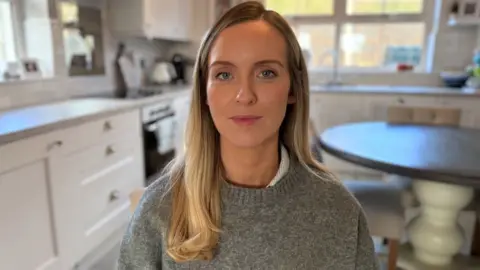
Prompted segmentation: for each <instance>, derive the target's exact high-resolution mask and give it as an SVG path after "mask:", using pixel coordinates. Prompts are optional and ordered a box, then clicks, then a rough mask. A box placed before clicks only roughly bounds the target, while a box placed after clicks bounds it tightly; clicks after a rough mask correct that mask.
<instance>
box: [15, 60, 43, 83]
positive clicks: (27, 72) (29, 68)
mask: <svg viewBox="0 0 480 270" xmlns="http://www.w3.org/2000/svg"><path fill="white" fill-rule="evenodd" d="M20 70H21V72H20V73H21V74H22V77H23V78H25V79H36V78H41V77H42V72H41V69H40V65H39V63H38V60H37V59H34V58H23V59H21V60H20Z"/></svg>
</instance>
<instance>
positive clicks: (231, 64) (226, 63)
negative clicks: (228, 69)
mask: <svg viewBox="0 0 480 270" xmlns="http://www.w3.org/2000/svg"><path fill="white" fill-rule="evenodd" d="M217 65H218V66H235V65H234V64H233V63H231V62H228V61H213V62H212V63H211V64H210V65H209V66H208V67H213V66H217Z"/></svg>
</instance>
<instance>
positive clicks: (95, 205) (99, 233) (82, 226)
mask: <svg viewBox="0 0 480 270" xmlns="http://www.w3.org/2000/svg"><path fill="white" fill-rule="evenodd" d="M138 153H140V152H138ZM128 160H131V161H130V162H128V163H124V164H122V165H121V166H119V167H118V168H116V169H115V170H113V171H108V173H107V174H105V175H103V176H102V177H99V178H97V180H96V181H92V182H90V183H88V184H86V185H83V186H82V187H81V188H80V189H79V190H78V192H79V198H83V199H80V200H78V201H77V202H76V203H74V205H76V206H77V209H76V210H77V211H76V213H77V221H76V223H77V225H78V227H77V230H76V232H77V233H78V236H79V237H80V238H79V239H78V241H79V243H82V247H83V250H82V254H81V255H82V256H84V255H86V254H87V253H89V252H90V251H91V250H92V249H94V248H95V247H96V246H98V245H99V244H101V243H102V242H103V241H104V240H106V239H107V238H108V236H109V235H110V234H112V233H113V232H114V231H115V230H117V229H118V228H119V227H120V226H122V225H124V224H125V223H127V222H128V219H129V217H130V214H129V213H130V200H129V194H130V192H131V191H132V190H134V189H136V188H139V187H142V186H143V171H142V170H141V169H142V168H143V166H142V163H141V162H140V159H139V158H135V157H134V154H133V153H132V156H131V159H130V158H128ZM107 170H109V168H107Z"/></svg>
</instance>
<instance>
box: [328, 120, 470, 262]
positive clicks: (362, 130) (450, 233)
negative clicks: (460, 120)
mask: <svg viewBox="0 0 480 270" xmlns="http://www.w3.org/2000/svg"><path fill="white" fill-rule="evenodd" d="M320 143H321V145H322V148H323V149H324V150H325V151H326V152H328V153H330V154H331V155H333V156H336V157H338V158H340V159H343V160H346V161H349V162H351V163H355V164H358V165H361V166H365V167H368V168H371V169H375V170H379V171H383V172H386V173H391V174H396V175H402V176H407V177H411V178H413V180H414V181H413V189H414V191H415V193H416V195H417V196H418V199H419V201H420V203H421V207H422V212H421V214H420V215H419V216H418V217H417V218H414V219H413V221H412V222H410V224H408V226H407V231H408V233H409V236H410V241H411V244H412V246H413V248H414V254H415V257H416V258H418V259H419V260H420V261H422V262H425V263H428V264H433V265H447V264H450V263H451V262H452V258H453V256H454V255H455V254H457V253H458V251H459V250H460V248H461V246H462V244H463V234H462V231H461V230H460V228H459V227H458V223H457V217H458V214H459V212H460V211H461V210H462V209H463V208H464V207H465V206H467V205H468V204H469V203H470V202H471V200H472V198H473V194H474V189H475V188H480V130H477V129H466V128H455V127H440V126H420V125H394V124H388V123H385V122H366V123H354V124H346V125H341V126H337V127H333V128H330V129H328V130H326V131H325V132H324V133H323V134H321V136H320ZM327 165H328V164H327Z"/></svg>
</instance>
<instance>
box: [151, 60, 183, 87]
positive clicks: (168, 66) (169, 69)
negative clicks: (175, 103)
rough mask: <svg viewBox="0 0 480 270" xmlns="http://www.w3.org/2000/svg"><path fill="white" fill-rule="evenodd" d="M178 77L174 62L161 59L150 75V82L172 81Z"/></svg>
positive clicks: (163, 82)
mask: <svg viewBox="0 0 480 270" xmlns="http://www.w3.org/2000/svg"><path fill="white" fill-rule="evenodd" d="M176 77H177V72H176V70H175V67H174V65H173V64H172V63H169V62H167V61H159V62H157V63H155V64H154V66H153V69H152V73H151V75H150V82H151V83H153V84H167V83H171V82H172V80H173V79H174V78H176Z"/></svg>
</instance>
